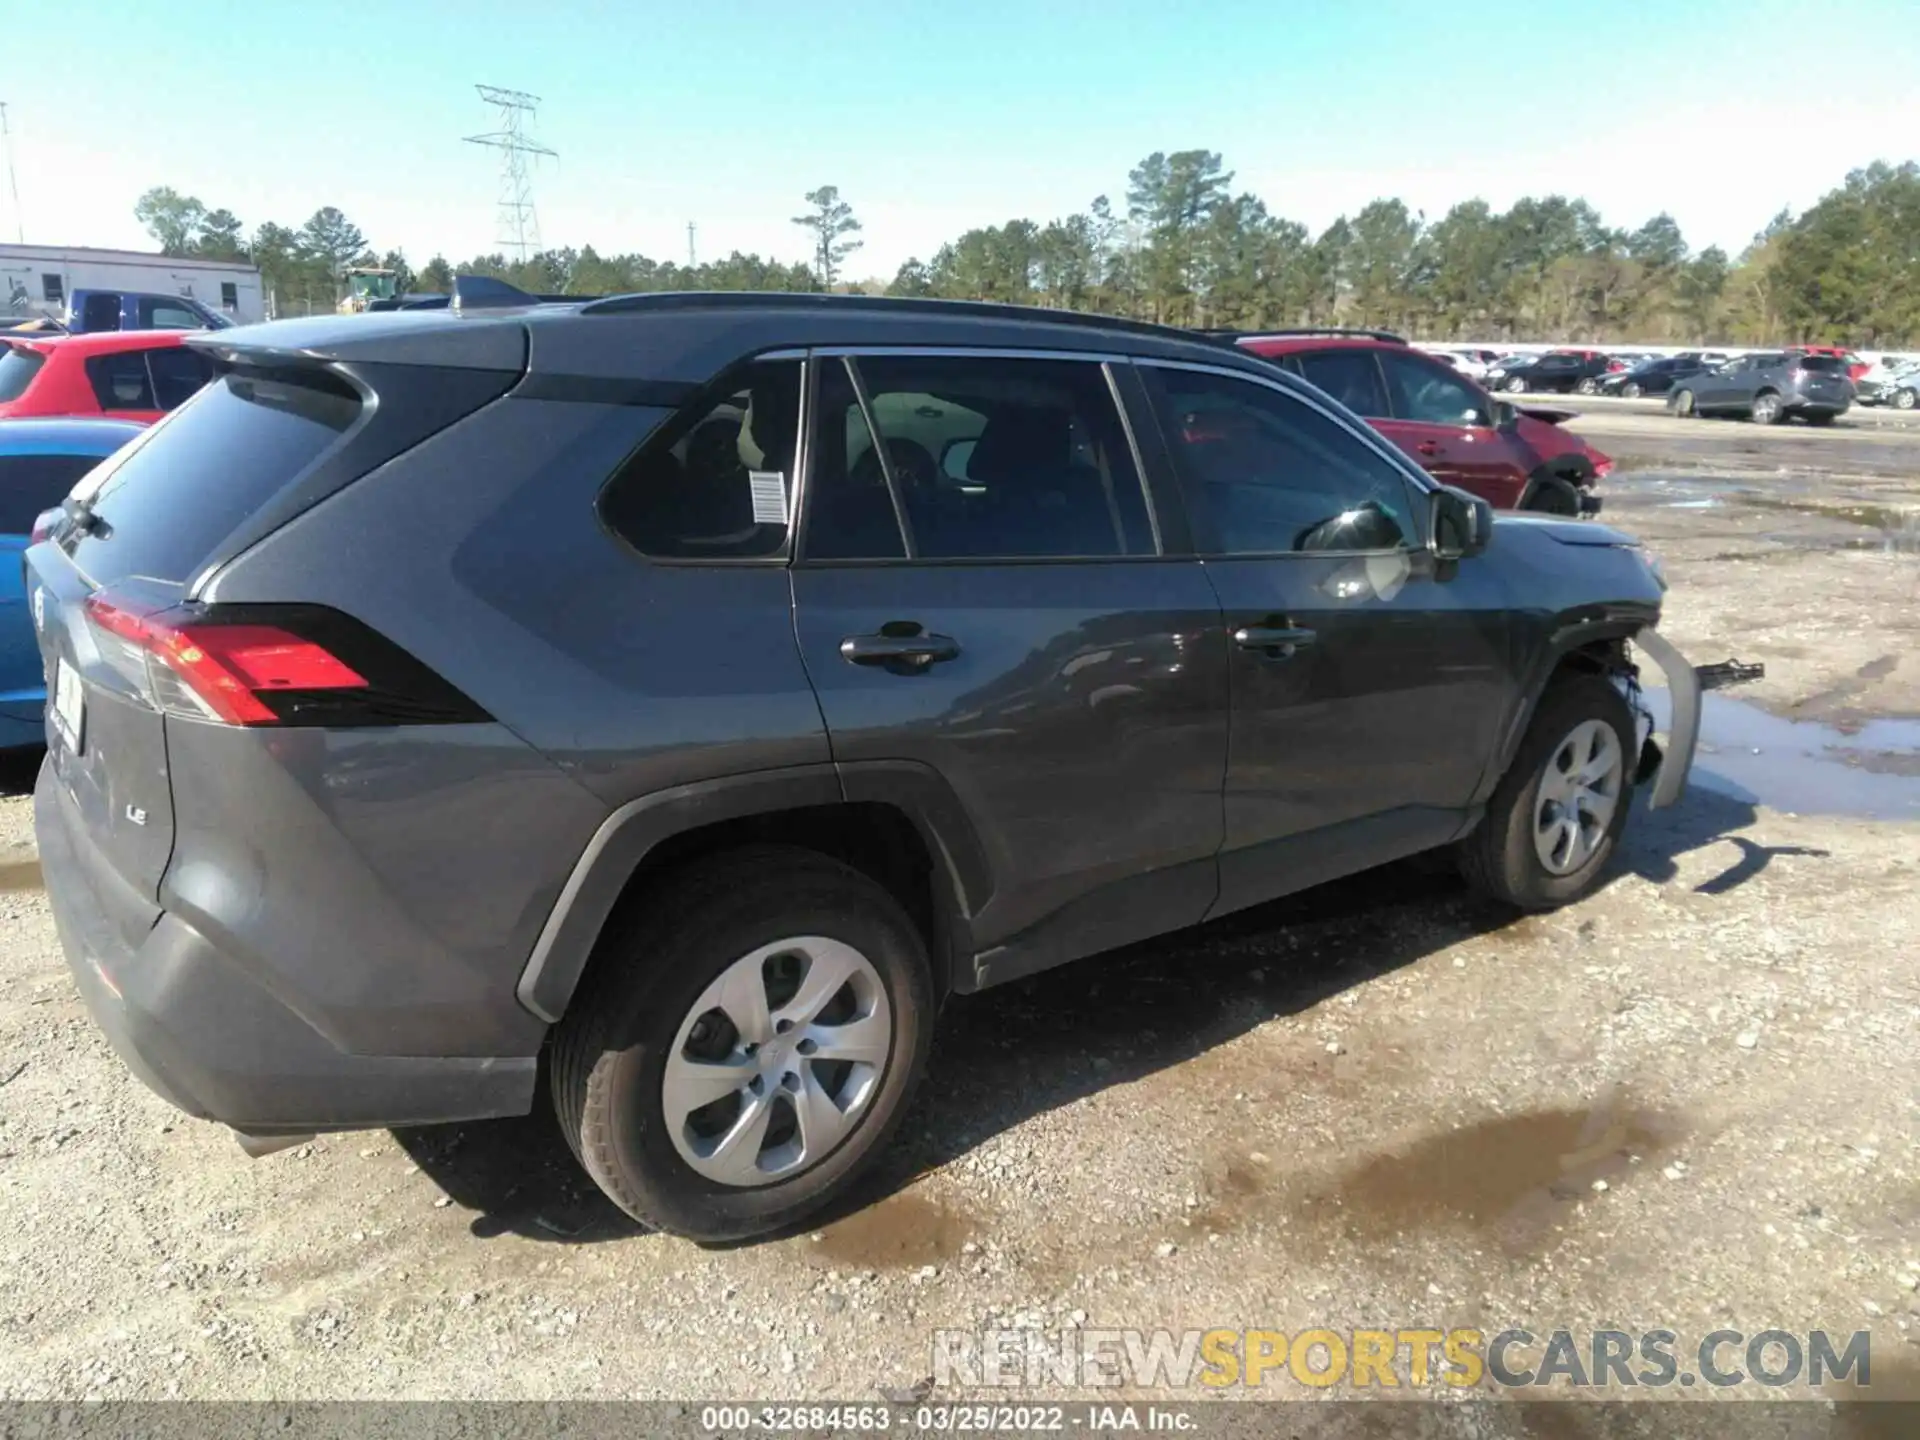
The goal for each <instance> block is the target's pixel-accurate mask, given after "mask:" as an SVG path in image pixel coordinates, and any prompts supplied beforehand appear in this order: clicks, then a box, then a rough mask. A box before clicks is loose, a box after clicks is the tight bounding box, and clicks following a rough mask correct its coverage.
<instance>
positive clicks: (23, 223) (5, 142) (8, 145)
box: [0, 100, 27, 245]
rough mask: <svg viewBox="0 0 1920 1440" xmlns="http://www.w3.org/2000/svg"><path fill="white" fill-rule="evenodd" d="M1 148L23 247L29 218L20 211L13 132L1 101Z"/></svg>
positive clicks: (16, 225) (16, 224) (3, 102)
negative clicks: (8, 124) (4, 152)
mask: <svg viewBox="0 0 1920 1440" xmlns="http://www.w3.org/2000/svg"><path fill="white" fill-rule="evenodd" d="M0 147H4V148H5V150H6V152H7V186H8V188H9V189H11V190H12V191H13V223H14V228H15V231H16V233H17V234H18V235H19V238H20V243H21V244H22V245H24V244H26V243H27V217H26V215H25V214H24V213H23V212H22V211H21V209H20V177H19V176H18V175H16V174H14V173H13V132H12V131H11V130H9V129H8V128H7V102H6V101H4V100H0Z"/></svg>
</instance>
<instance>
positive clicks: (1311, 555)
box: [1133, 355, 1436, 561]
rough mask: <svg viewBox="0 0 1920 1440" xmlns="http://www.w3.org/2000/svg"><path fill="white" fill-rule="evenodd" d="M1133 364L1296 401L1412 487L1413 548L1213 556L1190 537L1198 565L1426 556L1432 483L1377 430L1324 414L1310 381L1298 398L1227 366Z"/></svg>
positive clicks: (1146, 360)
mask: <svg viewBox="0 0 1920 1440" xmlns="http://www.w3.org/2000/svg"><path fill="white" fill-rule="evenodd" d="M1133 363H1134V364H1135V365H1137V366H1139V367H1140V368H1141V369H1143V370H1144V369H1160V370H1192V371H1196V372H1198V373H1199V374H1202V375H1224V376H1226V377H1227V378H1228V379H1230V380H1244V381H1246V382H1248V383H1249V384H1252V385H1258V386H1260V387H1261V388H1262V389H1266V390H1271V391H1273V392H1274V393H1275V394H1278V395H1284V396H1286V397H1287V399H1289V400H1293V401H1297V402H1298V403H1300V404H1303V405H1305V406H1307V407H1308V408H1309V409H1312V410H1315V411H1318V412H1319V413H1320V414H1321V415H1323V416H1325V417H1326V418H1327V419H1328V420H1331V421H1332V422H1333V423H1334V424H1335V426H1337V427H1338V428H1340V429H1343V430H1345V431H1346V432H1347V434H1349V435H1351V436H1353V437H1355V438H1356V439H1358V440H1359V441H1360V442H1361V443H1362V444H1363V445H1365V446H1366V447H1367V448H1369V449H1371V450H1372V451H1373V452H1374V454H1376V455H1378V456H1380V457H1381V458H1382V459H1384V460H1385V461H1387V462H1388V464H1389V465H1390V466H1391V467H1392V468H1393V469H1394V470H1395V471H1397V472H1398V473H1399V475H1400V478H1401V479H1402V480H1404V481H1405V482H1406V483H1407V484H1408V485H1409V486H1410V487H1412V489H1413V492H1414V497H1415V509H1416V511H1417V512H1420V513H1416V515H1415V516H1414V518H1415V520H1416V521H1417V522H1418V523H1417V525H1416V530H1417V532H1418V534H1417V543H1416V544H1412V545H1396V546H1393V547H1392V548H1390V549H1376V550H1340V551H1324V550H1232V551H1216V550H1207V549H1203V548H1202V547H1201V545H1200V541H1199V539H1198V538H1197V537H1196V538H1195V541H1194V546H1193V553H1194V554H1195V555H1197V556H1199V557H1200V558H1201V559H1203V560H1320V561H1324V560H1328V559H1333V558H1341V559H1351V558H1353V557H1356V556H1358V557H1361V558H1364V557H1366V556H1369V555H1406V556H1409V557H1412V556H1420V555H1426V556H1430V555H1431V554H1432V537H1431V535H1430V534H1429V533H1428V532H1429V530H1430V529H1431V525H1430V523H1429V516H1428V514H1427V513H1425V512H1426V511H1427V510H1428V509H1429V507H1430V506H1431V504H1432V501H1431V498H1430V497H1431V496H1432V494H1433V492H1434V489H1435V484H1436V482H1435V481H1434V480H1433V478H1432V477H1431V476H1430V475H1428V474H1427V472H1426V471H1424V470H1422V469H1421V468H1420V467H1419V466H1417V465H1415V464H1414V463H1413V461H1411V460H1410V459H1408V458H1407V456H1406V455H1405V454H1404V453H1403V452H1402V451H1401V450H1400V448H1399V447H1398V446H1397V445H1393V444H1390V443H1389V442H1388V441H1386V440H1385V439H1384V438H1382V437H1381V435H1380V433H1379V432H1378V431H1377V430H1375V429H1374V428H1373V427H1372V426H1371V425H1366V424H1361V425H1355V424H1353V422H1352V421H1351V420H1349V419H1348V418H1347V417H1345V416H1343V415H1341V414H1338V413H1337V412H1335V411H1334V410H1332V409H1331V408H1329V405H1328V400H1329V397H1328V396H1326V395H1325V394H1324V393H1323V392H1321V391H1320V390H1319V389H1318V388H1317V387H1315V386H1314V385H1313V382H1312V381H1310V380H1301V381H1299V382H1298V383H1299V385H1300V387H1301V390H1312V391H1313V393H1312V394H1302V393H1300V390H1296V389H1294V388H1293V387H1292V386H1289V385H1281V384H1276V383H1275V382H1274V381H1273V380H1271V379H1269V378H1268V377H1266V376H1264V375H1255V374H1253V373H1251V372H1249V371H1246V370H1239V369H1235V368H1233V367H1232V366H1227V365H1206V364H1202V363H1200V362H1198V361H1192V360H1168V359H1162V358H1160V357H1158V356H1145V355H1142V356H1138V357H1135V359H1134V362H1133ZM1169 458H1171V457H1169ZM1176 478H1177V477H1176ZM1185 493H1186V492H1185V490H1184V488H1183V490H1182V494H1183V495H1184V494H1185ZM1207 520H1208V522H1209V524H1211V522H1212V516H1210V515H1209V516H1208V517H1207Z"/></svg>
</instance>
